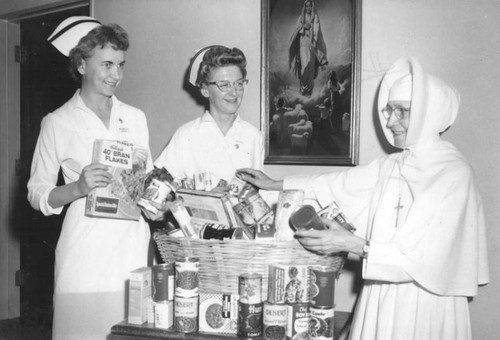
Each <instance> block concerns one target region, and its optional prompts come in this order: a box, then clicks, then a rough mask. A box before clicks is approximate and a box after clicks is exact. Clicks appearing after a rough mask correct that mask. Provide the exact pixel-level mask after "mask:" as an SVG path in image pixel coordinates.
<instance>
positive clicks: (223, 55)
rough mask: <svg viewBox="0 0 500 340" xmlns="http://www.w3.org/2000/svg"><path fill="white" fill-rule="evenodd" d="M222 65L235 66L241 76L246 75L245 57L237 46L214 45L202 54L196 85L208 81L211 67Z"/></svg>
mask: <svg viewBox="0 0 500 340" xmlns="http://www.w3.org/2000/svg"><path fill="white" fill-rule="evenodd" d="M224 66H237V67H239V69H240V71H241V74H242V75H243V78H245V77H246V75H247V69H246V67H247V59H246V57H245V55H244V54H243V52H242V51H241V50H240V49H239V48H237V47H233V48H228V47H224V46H214V47H212V48H211V49H209V50H208V51H207V52H206V53H205V55H204V56H203V60H202V62H201V63H200V68H199V69H198V76H197V78H196V86H198V87H201V86H202V85H203V84H206V83H207V82H208V81H209V77H210V72H212V70H213V69H216V68H219V67H224Z"/></svg>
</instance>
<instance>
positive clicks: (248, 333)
mask: <svg viewBox="0 0 500 340" xmlns="http://www.w3.org/2000/svg"><path fill="white" fill-rule="evenodd" d="M262 310H263V303H262V302H260V303H244V302H241V300H240V301H239V302H238V336H239V337H242V338H255V337H258V336H261V335H262Z"/></svg>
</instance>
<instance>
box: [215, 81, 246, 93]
mask: <svg viewBox="0 0 500 340" xmlns="http://www.w3.org/2000/svg"><path fill="white" fill-rule="evenodd" d="M206 84H207V85H215V86H217V87H218V88H219V90H220V92H222V93H227V92H229V91H231V89H232V88H234V89H235V90H236V91H243V90H244V89H245V85H246V84H248V79H238V80H236V81H235V82H232V83H231V82H230V81H229V80H219V81H211V82H207V83H206Z"/></svg>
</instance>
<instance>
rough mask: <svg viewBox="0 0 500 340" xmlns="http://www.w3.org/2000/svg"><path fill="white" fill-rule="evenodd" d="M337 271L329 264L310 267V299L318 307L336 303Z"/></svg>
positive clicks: (330, 305)
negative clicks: (328, 265)
mask: <svg viewBox="0 0 500 340" xmlns="http://www.w3.org/2000/svg"><path fill="white" fill-rule="evenodd" d="M336 275H337V272H336V271H335V270H334V269H333V268H331V267H327V266H311V267H309V280H310V281H309V301H310V302H311V305H312V306H316V307H333V306H334V305H335V277H336Z"/></svg>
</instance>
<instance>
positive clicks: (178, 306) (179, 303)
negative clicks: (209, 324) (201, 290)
mask: <svg viewBox="0 0 500 340" xmlns="http://www.w3.org/2000/svg"><path fill="white" fill-rule="evenodd" d="M174 328H175V330H176V331H177V332H179V333H195V332H197V331H198V296H192V297H188V298H186V297H182V296H175V299H174Z"/></svg>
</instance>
